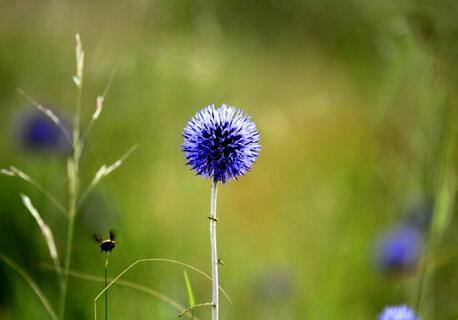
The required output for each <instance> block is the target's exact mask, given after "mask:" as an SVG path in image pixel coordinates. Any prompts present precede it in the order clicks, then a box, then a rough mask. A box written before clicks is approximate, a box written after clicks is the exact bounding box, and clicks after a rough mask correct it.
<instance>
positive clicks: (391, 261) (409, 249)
mask: <svg viewBox="0 0 458 320" xmlns="http://www.w3.org/2000/svg"><path fill="white" fill-rule="evenodd" d="M422 249H423V234H422V233H421V232H420V231H419V230H418V229H417V228H415V227H412V226H409V225H401V226H399V227H396V228H395V229H393V230H390V231H388V232H386V233H385V234H383V235H382V238H381V239H380V240H379V242H378V243H377V251H376V254H377V263H378V265H379V266H380V267H381V269H382V270H383V271H385V272H402V271H408V270H411V269H413V268H415V266H416V265H417V263H418V261H419V258H420V256H421V251H422Z"/></svg>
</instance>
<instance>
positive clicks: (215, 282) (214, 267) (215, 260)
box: [209, 180, 219, 320]
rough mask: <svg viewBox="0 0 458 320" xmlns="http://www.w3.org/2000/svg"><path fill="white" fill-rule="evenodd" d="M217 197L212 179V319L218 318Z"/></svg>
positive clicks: (214, 181)
mask: <svg viewBox="0 0 458 320" xmlns="http://www.w3.org/2000/svg"><path fill="white" fill-rule="evenodd" d="M217 197H218V182H217V181H216V180H212V187H211V196H210V217H209V218H210V219H209V220H210V249H211V270H212V303H213V307H212V320H218V319H219V290H218V288H219V281H218V247H217V242H216V223H217V221H218V220H217V218H216V201H217Z"/></svg>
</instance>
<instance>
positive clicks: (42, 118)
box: [16, 110, 71, 153]
mask: <svg viewBox="0 0 458 320" xmlns="http://www.w3.org/2000/svg"><path fill="white" fill-rule="evenodd" d="M62 125H63V126H64V127H67V128H68V125H66V124H65V123H62ZM16 136H17V137H18V138H19V142H20V144H21V145H22V147H24V149H26V150H30V151H44V152H54V153H68V152H70V151H71V146H70V143H69V141H68V140H67V139H66V137H65V135H64V133H63V132H62V130H61V129H60V128H59V127H58V126H57V125H56V124H55V123H54V122H53V121H52V120H51V119H49V118H48V117H47V116H46V115H44V114H43V113H42V112H40V111H38V110H37V111H35V110H34V111H31V112H27V113H25V114H23V115H22V117H21V119H20V122H19V125H18V127H17V128H16Z"/></svg>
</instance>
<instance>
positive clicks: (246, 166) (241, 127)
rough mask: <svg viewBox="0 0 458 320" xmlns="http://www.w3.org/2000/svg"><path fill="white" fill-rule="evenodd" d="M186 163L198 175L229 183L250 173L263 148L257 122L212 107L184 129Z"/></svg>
mask: <svg viewBox="0 0 458 320" xmlns="http://www.w3.org/2000/svg"><path fill="white" fill-rule="evenodd" d="M183 138H184V143H183V145H182V150H183V151H184V153H185V157H186V161H187V162H186V164H187V165H189V166H190V167H191V168H192V169H193V170H194V171H195V172H196V174H197V175H200V176H203V177H206V178H212V179H213V180H214V181H216V182H219V181H221V182H223V183H224V182H226V181H228V180H231V179H235V178H237V177H239V176H241V175H244V174H245V173H247V172H248V171H249V170H250V169H251V166H252V165H253V163H254V162H255V161H256V158H257V157H258V155H259V151H260V149H261V147H260V145H259V132H258V130H257V129H256V125H255V123H254V122H253V121H252V120H251V118H250V117H249V116H247V115H246V114H245V113H244V112H243V111H241V110H239V109H236V108H233V107H229V106H226V105H225V104H223V105H222V106H221V107H220V108H215V106H214V105H209V106H207V107H205V108H204V109H202V110H200V111H198V112H197V113H196V115H195V116H194V117H193V118H192V119H191V120H190V121H189V122H188V124H187V125H186V127H185V128H184V130H183Z"/></svg>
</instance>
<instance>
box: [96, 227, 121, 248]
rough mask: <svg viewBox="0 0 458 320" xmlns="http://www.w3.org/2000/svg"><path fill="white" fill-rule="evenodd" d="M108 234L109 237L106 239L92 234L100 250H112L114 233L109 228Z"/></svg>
mask: <svg viewBox="0 0 458 320" xmlns="http://www.w3.org/2000/svg"><path fill="white" fill-rule="evenodd" d="M109 234H110V238H109V239H106V240H103V239H102V237H100V235H99V234H97V233H96V234H94V238H95V241H97V242H98V243H99V244H100V252H111V250H113V249H114V247H115V246H116V242H115V238H116V236H115V233H114V232H113V231H112V230H110V233H109Z"/></svg>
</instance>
